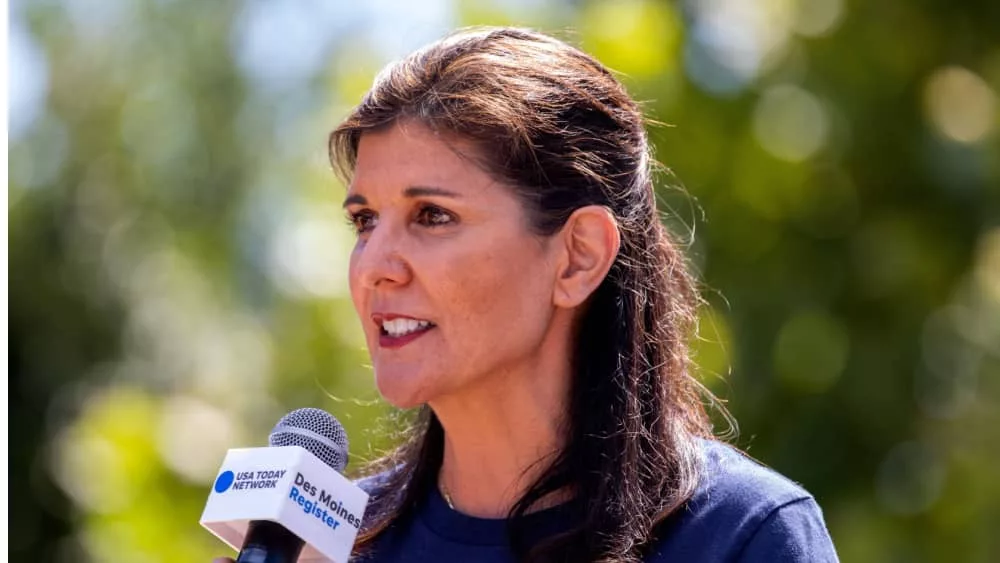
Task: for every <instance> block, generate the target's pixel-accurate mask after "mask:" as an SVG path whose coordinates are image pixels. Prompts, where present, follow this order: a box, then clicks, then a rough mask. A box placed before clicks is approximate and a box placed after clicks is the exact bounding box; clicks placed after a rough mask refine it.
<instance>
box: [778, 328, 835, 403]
mask: <svg viewBox="0 0 1000 563" xmlns="http://www.w3.org/2000/svg"><path fill="white" fill-rule="evenodd" d="M849 351H850V343H849V340H848V336H847V330H846V329H845V328H844V326H843V324H842V323H841V322H840V321H838V320H837V319H836V318H834V317H833V316H831V315H829V314H827V313H825V312H821V311H804V312H800V313H798V314H796V315H794V316H792V317H791V318H789V319H788V320H787V321H786V322H785V324H784V325H783V326H782V327H781V330H780V331H779V332H778V338H777V340H776V341H775V345H774V369H775V371H776V373H777V374H778V377H779V378H780V379H781V381H782V382H783V383H784V384H785V385H786V386H788V387H790V388H792V389H794V390H797V391H799V392H802V393H820V392H823V391H825V390H827V389H829V388H830V387H831V386H832V385H833V384H834V383H836V382H837V379H838V378H840V375H841V373H842V372H843V371H844V367H845V366H846V365H847V357H848V353H849Z"/></svg>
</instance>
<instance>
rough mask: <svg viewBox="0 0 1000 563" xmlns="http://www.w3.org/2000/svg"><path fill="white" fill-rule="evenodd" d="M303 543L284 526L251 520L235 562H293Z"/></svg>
mask: <svg viewBox="0 0 1000 563" xmlns="http://www.w3.org/2000/svg"><path fill="white" fill-rule="evenodd" d="M304 545H305V542H303V541H302V540H301V539H299V537H298V536H296V535H295V534H293V533H291V532H289V531H288V530H287V529H286V528H285V527H284V526H282V525H281V524H278V523H276V522H271V521H270V520H253V521H251V522H250V528H249V529H248V530H247V535H246V539H244V540H243V547H241V548H240V554H239V556H238V557H237V558H236V563H295V562H296V561H298V559H299V554H300V553H302V547H303V546H304Z"/></svg>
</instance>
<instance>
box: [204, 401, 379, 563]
mask: <svg viewBox="0 0 1000 563" xmlns="http://www.w3.org/2000/svg"><path fill="white" fill-rule="evenodd" d="M268 443H269V444H270V447H267V448H242V449H232V450H229V451H228V452H227V453H226V457H225V459H224V460H223V462H222V467H221V468H220V469H219V476H218V477H217V478H216V479H215V486H213V487H212V491H211V492H210V493H209V496H208V502H207V503H206V504H205V511H204V512H203V513H202V515H201V525H202V526H204V527H205V528H207V529H208V530H209V531H210V532H212V533H213V534H215V535H216V536H217V537H218V538H219V539H221V540H222V541H224V542H226V543H227V544H228V545H229V546H230V547H232V548H233V549H238V550H239V556H238V557H237V559H236V561H237V563H295V562H296V561H298V562H300V563H312V562H316V563H319V562H325V563H329V562H331V561H332V562H333V563H346V561H347V559H348V557H349V556H350V554H351V548H352V547H353V546H354V540H355V539H356V538H357V535H358V530H359V529H360V528H361V520H362V518H363V517H364V512H365V506H366V505H367V504H368V493H366V492H365V491H363V490H362V489H361V488H359V487H358V486H357V485H355V484H354V483H352V482H351V481H350V480H348V479H347V478H346V477H344V476H343V475H342V474H341V472H342V471H343V470H344V467H346V466H347V434H346V433H345V432H344V427H343V426H341V424H340V422H338V421H337V419H336V418H334V417H333V415H331V414H329V413H327V412H326V411H322V410H320V409H313V408H305V409H298V410H295V411H292V412H290V413H288V414H286V415H285V416H284V417H282V418H281V420H279V421H278V424H276V425H275V427H274V430H272V431H271V435H270V437H269V438H268Z"/></svg>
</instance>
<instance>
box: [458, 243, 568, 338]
mask: <svg viewBox="0 0 1000 563" xmlns="http://www.w3.org/2000/svg"><path fill="white" fill-rule="evenodd" d="M522 248H523V246H521V247H518V246H514V248H502V249H494V250H493V251H491V252H489V253H485V252H483V253H479V254H477V255H474V256H469V257H467V259H466V260H464V261H461V262H460V263H461V264H462V266H460V267H457V268H454V269H453V271H451V272H449V274H448V275H446V276H442V277H441V278H439V279H448V280H449V282H448V284H447V287H446V288H445V287H443V286H442V287H441V289H446V291H445V292H444V293H443V294H442V297H445V298H446V299H447V301H448V309H449V310H451V311H452V314H453V315H455V318H456V319H457V320H458V321H459V326H458V327H456V328H458V329H459V330H461V331H462V332H463V333H464V334H463V339H466V341H467V342H468V341H470V340H473V341H479V343H480V344H481V345H482V346H483V347H500V345H501V343H513V342H515V341H520V340H522V339H533V338H538V334H539V333H540V331H544V325H545V320H546V319H547V318H549V315H550V312H551V291H552V288H551V284H550V283H547V282H548V277H549V275H548V273H547V271H546V268H545V267H544V265H543V264H542V263H541V259H540V258H539V257H538V256H533V255H530V254H527V253H525V252H523V251H522V250H521V249H522ZM498 250H499V251H498Z"/></svg>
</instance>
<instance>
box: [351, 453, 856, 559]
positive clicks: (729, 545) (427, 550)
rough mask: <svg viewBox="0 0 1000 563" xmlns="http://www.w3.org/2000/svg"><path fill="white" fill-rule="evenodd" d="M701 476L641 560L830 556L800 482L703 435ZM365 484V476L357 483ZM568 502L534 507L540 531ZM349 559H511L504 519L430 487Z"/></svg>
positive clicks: (533, 526)
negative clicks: (460, 508) (408, 512)
mask: <svg viewBox="0 0 1000 563" xmlns="http://www.w3.org/2000/svg"><path fill="white" fill-rule="evenodd" d="M703 444H704V466H703V468H702V477H701V483H700V484H699V486H698V489H697V490H696V492H695V494H694V496H692V498H691V499H690V500H689V501H688V503H687V504H686V505H685V506H684V507H683V508H681V509H680V511H679V512H677V513H676V514H675V515H674V516H672V517H671V518H670V519H669V520H668V522H667V523H665V524H664V526H663V528H662V529H661V532H660V533H659V538H660V539H659V540H657V541H656V543H655V544H654V547H653V548H652V549H651V550H650V552H649V555H648V556H647V557H646V558H645V561H646V563H667V562H671V563H672V562H689V561H697V562H742V563H749V562H758V561H759V562H767V563H806V562H808V563H825V562H830V561H834V562H835V561H837V554H836V552H835V551H834V548H833V542H832V541H831V540H830V535H829V533H828V532H827V530H826V525H825V524H824V522H823V514H822V512H821V511H820V508H819V505H817V504H816V501H815V499H813V497H812V496H811V495H810V494H809V493H808V492H806V491H805V490H804V489H803V488H802V487H800V486H798V485H797V484H795V483H793V482H792V481H790V480H788V479H787V478H785V477H783V476H781V475H779V474H778V473H776V472H775V471H773V470H771V469H768V468H766V467H764V466H762V465H760V464H759V463H757V462H755V461H753V460H752V459H750V458H748V457H746V456H745V455H743V454H742V453H740V452H739V451H737V450H735V449H734V448H732V447H730V446H728V445H725V444H723V443H721V442H715V441H705V442H703ZM362 486H364V484H362ZM571 517H572V515H571V514H570V513H569V507H568V505H562V506H556V507H553V508H549V509H545V510H540V511H538V512H533V513H531V514H528V515H527V516H525V518H527V519H528V521H527V522H526V524H527V525H526V526H525V529H529V530H531V531H532V535H537V536H538V537H539V538H541V537H544V536H546V535H549V534H552V533H556V532H558V531H560V530H564V529H566V528H567V526H568V525H569V523H570V522H571ZM356 561H358V562H359V563H360V562H364V563H389V562H392V563H416V562H437V561H476V562H480V563H511V562H514V561H515V558H514V555H513V553H512V552H511V549H510V546H509V545H508V539H507V526H506V522H505V521H504V520H503V519H484V518H473V517H471V516H466V515H464V514H461V513H460V512H457V511H455V510H453V509H451V508H449V507H448V504H447V503H446V502H445V500H444V498H442V497H441V494H440V493H439V492H438V491H437V489H436V488H433V487H432V488H431V490H430V491H429V492H428V495H427V498H426V499H424V501H423V502H422V503H421V504H420V506H419V508H418V509H417V510H416V512H415V514H414V516H413V517H412V518H409V519H407V520H406V521H397V522H395V523H394V524H393V525H392V526H391V527H390V528H389V529H388V530H386V531H385V532H383V533H382V535H380V536H379V537H378V538H377V539H376V540H375V542H374V544H373V546H372V549H371V551H369V552H366V554H365V555H364V556H363V557H359V558H357V559H356Z"/></svg>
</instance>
